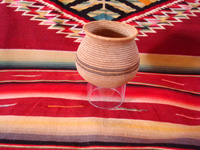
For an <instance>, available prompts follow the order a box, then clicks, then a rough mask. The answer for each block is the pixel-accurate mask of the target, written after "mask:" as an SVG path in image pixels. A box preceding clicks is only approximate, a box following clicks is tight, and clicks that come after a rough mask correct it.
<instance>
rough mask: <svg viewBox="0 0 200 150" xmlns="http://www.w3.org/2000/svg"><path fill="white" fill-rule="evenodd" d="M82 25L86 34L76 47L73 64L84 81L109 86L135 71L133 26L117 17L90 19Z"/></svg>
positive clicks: (128, 78) (121, 83)
mask: <svg viewBox="0 0 200 150" xmlns="http://www.w3.org/2000/svg"><path fill="white" fill-rule="evenodd" d="M83 29H84V31H85V33H86V36H85V37H84V39H83V41H82V42H81V44H80V45H79V48H78V50H77V56H76V67H77V70H78V72H79V74H80V75H81V76H82V77H83V78H84V79H85V80H86V81H88V82H90V83H92V84H94V85H96V86H100V87H106V88H111V87H118V86H121V85H123V84H125V83H126V82H128V81H129V80H131V79H132V78H133V77H134V76H135V75H136V73H137V71H138V68H139V53H138V49H137V45H136V43H135V40H134V39H135V37H136V36H137V34H138V31H137V30H136V29H135V28H134V27H132V26H130V25H128V24H125V23H120V22H116V21H93V22H90V23H87V24H85V25H84V27H83Z"/></svg>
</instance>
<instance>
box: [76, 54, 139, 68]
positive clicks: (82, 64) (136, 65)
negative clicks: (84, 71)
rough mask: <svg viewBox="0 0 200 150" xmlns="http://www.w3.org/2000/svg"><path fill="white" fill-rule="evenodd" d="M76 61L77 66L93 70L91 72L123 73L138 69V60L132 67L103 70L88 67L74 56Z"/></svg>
mask: <svg viewBox="0 0 200 150" xmlns="http://www.w3.org/2000/svg"><path fill="white" fill-rule="evenodd" d="M76 61H77V62H78V63H79V64H81V66H84V67H87V68H90V69H93V70H98V71H103V72H124V71H130V70H131V71H133V70H134V69H135V68H137V67H138V65H139V62H140V61H139V60H138V62H137V63H136V64H135V65H133V66H131V67H128V68H124V69H103V68H97V67H93V66H91V65H88V64H86V63H84V62H83V61H81V60H80V59H79V58H78V56H77V55H76Z"/></svg>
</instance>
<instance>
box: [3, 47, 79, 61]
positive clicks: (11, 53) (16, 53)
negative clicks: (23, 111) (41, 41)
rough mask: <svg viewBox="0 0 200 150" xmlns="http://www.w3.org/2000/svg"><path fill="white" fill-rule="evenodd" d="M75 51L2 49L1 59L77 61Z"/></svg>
mask: <svg viewBox="0 0 200 150" xmlns="http://www.w3.org/2000/svg"><path fill="white" fill-rule="evenodd" d="M75 55H76V53H75V52H69V51H51V50H49V51H47V50H23V49H17V50H0V61H35V62H37V61H44V62H45V61H48V62H75Z"/></svg>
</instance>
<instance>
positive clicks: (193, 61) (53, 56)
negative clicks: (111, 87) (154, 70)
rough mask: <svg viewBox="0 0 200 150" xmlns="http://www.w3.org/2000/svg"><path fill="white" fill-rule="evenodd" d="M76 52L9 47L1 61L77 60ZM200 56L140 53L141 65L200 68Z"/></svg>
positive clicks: (1, 51)
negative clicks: (14, 48)
mask: <svg viewBox="0 0 200 150" xmlns="http://www.w3.org/2000/svg"><path fill="white" fill-rule="evenodd" d="M75 56H76V52H71V51H55V50H54V51H53V50H50V51H47V50H24V49H16V50H13V49H9V50H0V61H22V62H23V61H30V62H38V61H40V62H72V63H74V62H75ZM199 62H200V57H199V56H184V55H161V54H146V53H140V66H147V67H151V66H153V67H178V68H186V69H187V68H200V63H199Z"/></svg>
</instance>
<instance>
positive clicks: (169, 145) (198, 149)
mask: <svg viewBox="0 0 200 150" xmlns="http://www.w3.org/2000/svg"><path fill="white" fill-rule="evenodd" d="M0 143H1V144H22V145H23V144H26V145H36V146H37V145H43V146H48V145H56V146H82V147H87V146H133V147H134V146H141V147H146V146H149V147H151V146H152V147H153V146H159V147H163V148H182V149H186V150H187V149H190V150H191V149H193V150H200V146H195V145H185V144H173V143H118V142H98V141H93V142H54V141H28V140H27V141H25V140H6V139H0Z"/></svg>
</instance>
